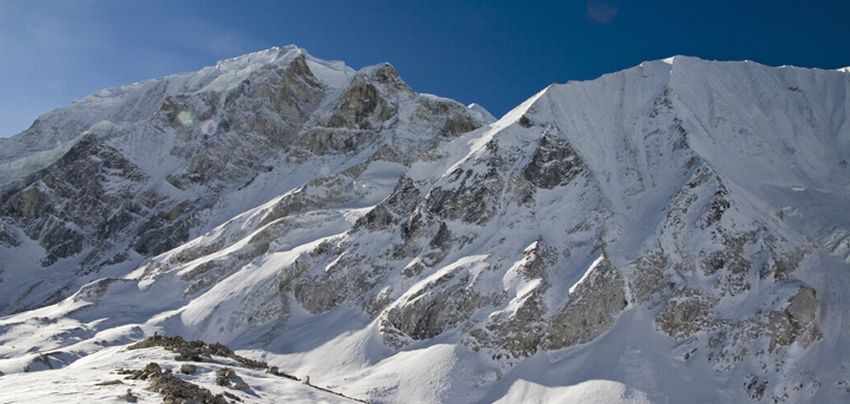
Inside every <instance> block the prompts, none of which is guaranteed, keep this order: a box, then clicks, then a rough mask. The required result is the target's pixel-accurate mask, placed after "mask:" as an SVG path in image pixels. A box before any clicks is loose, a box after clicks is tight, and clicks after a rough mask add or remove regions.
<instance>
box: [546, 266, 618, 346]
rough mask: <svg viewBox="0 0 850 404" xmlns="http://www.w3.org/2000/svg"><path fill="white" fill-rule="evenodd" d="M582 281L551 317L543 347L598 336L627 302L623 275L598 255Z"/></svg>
mask: <svg viewBox="0 0 850 404" xmlns="http://www.w3.org/2000/svg"><path fill="white" fill-rule="evenodd" d="M594 264H595V265H594V266H593V267H592V268H590V269H588V271H590V272H589V273H588V274H586V275H585V278H584V280H583V281H581V283H579V284H578V285H576V286H575V289H574V290H573V291H571V292H570V301H569V302H568V303H567V305H566V306H564V308H563V309H561V311H560V312H558V314H556V315H555V317H554V318H553V319H552V325H551V327H550V329H549V330H548V332H547V337H548V338H547V341H546V344H545V346H546V348H548V349H558V348H563V347H568V346H572V345H575V344H580V343H584V342H587V341H590V340H592V339H594V338H596V337H598V336H599V335H600V334H602V333H603V332H605V331H607V330H608V329H609V328H611V326H612V325H613V324H614V321H615V320H616V319H617V315H618V314H620V312H622V311H623V309H625V308H626V306H627V305H628V302H627V301H626V296H625V289H624V286H625V285H624V282H623V277H622V276H621V275H620V273H619V272H618V271H617V270H616V269H615V268H614V267H613V266H612V265H611V263H610V262H608V260H607V259H605V258H604V257H603V258H600V259H599V261H598V262H595V263H594Z"/></svg>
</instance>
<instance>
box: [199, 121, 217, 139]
mask: <svg viewBox="0 0 850 404" xmlns="http://www.w3.org/2000/svg"><path fill="white" fill-rule="evenodd" d="M198 127H199V128H200V129H201V133H203V134H204V136H215V134H216V132H218V123H216V121H215V119H207V120H205V121H201V123H199V124H198Z"/></svg>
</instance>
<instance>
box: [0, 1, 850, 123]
mask: <svg viewBox="0 0 850 404" xmlns="http://www.w3.org/2000/svg"><path fill="white" fill-rule="evenodd" d="M290 43H294V44H297V45H299V46H302V47H304V48H306V49H308V50H309V51H310V52H311V53H312V54H313V55H315V56H317V57H321V58H326V59H339V60H344V61H345V62H346V63H348V64H349V65H351V66H352V67H355V68H359V67H363V66H365V65H370V64H375V63H380V62H384V61H388V62H390V63H392V64H393V65H394V66H395V67H396V68H397V69H398V70H399V71H400V73H401V75H402V77H403V78H404V79H405V80H406V81H407V82H408V83H409V84H410V85H411V86H412V87H413V88H414V89H416V90H418V91H421V92H430V93H434V94H438V95H441V96H445V97H450V98H454V99H457V100H459V101H461V102H464V103H469V102H478V103H480V104H482V105H484V106H485V107H487V108H488V109H490V110H491V112H493V113H494V114H495V115H500V114H502V113H504V112H506V111H507V110H508V109H510V108H511V107H513V106H515V105H517V104H518V103H520V102H521V101H523V100H525V99H526V98H528V97H529V96H531V95H532V94H534V93H535V92H536V91H538V90H540V89H541V88H543V87H544V86H546V85H547V84H549V83H552V82H565V81H568V80H581V79H590V78H594V77H597V76H599V75H601V74H603V73H607V72H611V71H615V70H619V69H622V68H625V67H629V66H633V65H636V64H638V63H640V62H641V61H643V60H649V59H659V58H663V57H667V56H670V55H674V54H686V55H693V56H699V57H703V58H708V59H724V60H729V59H750V60H755V61H758V62H762V63H766V64H771V65H781V64H791V65H798V66H807V67H822V68H838V67H843V66H847V65H850V0H831V1H823V0H808V1H788V0H773V1H761V0H738V1H726V0H714V1H655V0H580V1H511V2H507V1H487V2H485V1H478V2H463V1H459V0H455V1H442V0H430V1H403V0H395V1H367V0H362V1H353V0H350V1H343V0H339V1H323V0H312V1H298V2H295V1H250V2H247V1H246V2H236V1H213V0H200V1H176V0H172V1H159V0H144V1H142V0H140V1H126V0H103V1H101V0H64V1H46V0H0V136H9V135H12V134H15V133H17V132H19V131H21V130H23V129H25V128H26V127H28V126H29V124H30V123H31V122H32V121H33V120H34V119H35V118H36V117H37V116H38V115H40V114H41V113H44V112H47V111H49V110H51V109H53V108H57V107H61V106H64V105H66V104H68V103H69V102H70V101H72V100H75V99H79V98H82V97H84V96H85V95H87V94H89V93H92V92H95V91H97V90H99V89H100V88H103V87H109V86H115V85H120V84H125V83H129V82H133V81H138V80H143V79H148V78H153V77H157V76H161V75H165V74H170V73H176V72H182V71H190V70H197V69H199V68H201V67H203V66H206V65H210V64H213V63H214V62H215V61H216V60H218V59H222V58H226V57H232V56H236V55H240V54H243V53H247V52H250V51H255V50H260V49H264V48H268V47H271V46H274V45H286V44H290Z"/></svg>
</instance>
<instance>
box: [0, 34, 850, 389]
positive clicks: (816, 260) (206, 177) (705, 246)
mask: <svg viewBox="0 0 850 404" xmlns="http://www.w3.org/2000/svg"><path fill="white" fill-rule="evenodd" d="M849 92H850V75H848V74H847V73H846V72H844V71H840V70H836V71H825V70H815V69H800V68H794V67H782V68H771V67H767V66H762V65H758V64H755V63H750V62H709V61H703V60H699V59H695V58H690V57H681V56H677V57H673V58H669V59H665V60H659V61H652V62H646V63H643V64H641V65H639V66H636V67H634V68H631V69H627V70H624V71H621V72H617V73H613V74H609V75H605V76H603V77H601V78H599V79H597V80H593V81H587V82H570V83H567V84H563V85H552V86H549V87H547V88H546V89H544V90H542V91H541V92H540V93H538V94H536V95H535V96H534V97H532V98H531V99H529V100H528V101H526V102H524V103H523V104H521V105H520V106H518V107H517V108H515V109H514V110H512V111H511V112H509V113H508V114H506V115H505V116H504V117H502V118H501V119H499V120H497V121H494V120H493V119H492V116H491V115H490V114H489V113H488V112H487V111H486V110H484V109H483V108H481V107H480V106H478V105H475V104H473V105H470V106H468V107H464V106H462V105H460V104H458V103H456V102H454V101H451V100H446V99H442V98H439V97H435V96H430V95H423V94H416V93H414V92H413V91H412V90H411V89H410V88H408V87H407V86H406V85H405V84H404V83H403V82H402V81H401V79H400V78H399V77H398V75H397V74H396V73H395V71H394V70H393V69H392V68H391V67H389V66H388V65H382V66H376V67H369V68H364V69H362V70H360V71H356V72H355V71H353V70H352V69H349V68H347V67H345V66H344V65H342V64H341V63H338V62H326V61H321V60H318V59H315V58H313V57H311V56H309V55H308V54H307V53H306V52H304V51H303V50H301V49H298V48H295V47H288V48H283V49H272V50H269V51H263V52H259V53H256V54H251V55H246V56H243V57H240V58H236V59H232V60H228V61H224V62H221V63H219V65H217V66H216V67H214V68H207V69H203V70H201V71H200V72H197V73H191V74H185V75H177V76H170V77H167V78H164V79H159V80H153V81H150V82H144V83H138V84H134V85H131V86H128V87H122V88H119V89H114V90H105V91H104V92H101V93H98V94H96V95H94V96H91V97H89V98H87V99H85V100H83V101H82V102H79V103H77V104H74V105H72V106H71V107H69V108H68V109H65V110H57V111H54V112H52V113H50V114H48V115H46V116H45V117H42V118H40V119H39V120H38V121H37V122H36V124H34V126H33V128H31V129H29V130H28V131H26V132H24V133H23V134H21V135H19V136H17V137H15V138H12V139H10V140H7V141H5V142H4V143H2V144H0V146H2V149H3V151H2V152H0V158H2V159H3V160H0V161H2V164H3V166H2V167H4V168H3V171H2V175H3V176H4V177H3V178H4V181H5V182H6V185H5V186H4V188H3V192H2V199H0V206H2V211H0V212H2V215H3V218H2V222H0V223H2V226H3V227H2V228H0V242H1V243H2V244H0V262H2V268H0V269H2V271H3V273H2V275H0V276H2V278H3V282H2V283H0V288H3V289H2V293H0V296H3V299H4V300H3V301H2V304H4V306H3V310H4V312H5V313H14V312H18V313H16V314H9V315H7V316H6V317H3V318H2V319H0V339H2V340H3V341H4V342H3V344H2V346H0V371H2V372H4V373H6V375H5V376H3V377H0V391H9V392H11V391H12V390H9V389H11V388H12V387H11V386H13V385H14V384H17V383H29V384H34V385H44V386H47V387H44V388H40V389H39V392H38V393H37V394H45V391H47V392H56V393H58V392H62V393H63V394H72V395H75V396H74V397H78V398H81V399H82V397H84V396H81V395H80V394H83V393H82V392H81V390H80V387H79V386H80V383H84V382H85V381H84V380H82V381H81V378H91V379H93V380H94V379H98V380H100V379H102V378H106V377H109V376H107V375H108V372H109V371H110V370H115V369H114V368H115V367H118V366H119V364H120V363H125V362H134V363H136V362H138V363H140V364H141V363H143V361H144V360H147V359H146V358H155V359H157V360H159V361H162V360H165V359H164V358H166V357H167V355H164V354H163V351H162V350H161V348H147V350H128V348H127V344H129V343H131V342H133V341H137V340H140V339H142V338H144V337H146V336H152V335H154V334H155V333H159V334H166V335H181V336H183V337H185V338H191V339H203V340H206V341H210V342H220V343H224V344H227V345H229V346H231V347H234V348H238V349H239V351H238V352H239V353H240V355H244V356H247V357H252V358H257V359H262V360H264V361H267V362H268V364H269V365H274V366H277V367H278V368H279V369H282V370H284V371H286V372H288V373H290V374H295V375H298V376H300V377H303V376H307V375H309V376H310V377H311V381H312V382H313V383H314V384H319V385H322V386H329V387H331V388H332V389H333V390H335V391H338V392H342V393H344V394H345V395H347V396H350V397H357V398H362V399H368V400H370V401H375V402H412V401H413V402H492V401H503V402H546V401H552V402H563V401H564V400H567V401H570V400H574V401H577V400H592V399H595V400H603V401H605V402H612V401H622V402H692V401H700V402H704V401H710V402H718V401H719V402H742V401H755V402H800V401H816V402H842V401H846V400H847V399H848V397H850V386H849V385H848V383H850V374H848V367H850V355H848V354H849V353H850V352H848V349H847V348H846V347H845V346H846V344H845V341H846V338H847V337H848V335H847V333H848V332H850V329H848V327H847V325H848V324H850V315H848V314H847V312H848V308H850V300H848V297H847V296H848V293H850V283H848V279H847V273H848V272H847V271H848V270H850V219H848V218H850V204H848V202H850V176H848V175H847V170H848V169H850V168H848V167H847V166H848V164H847V160H848V159H850V126H848V124H846V123H845V116H847V114H848V112H850V104H848V103H847V102H846V101H845V100H846V98H847V95H848V93H849ZM7 150H9V151H7ZM85 282H88V283H87V284H85V285H84V286H82V287H80V286H81V285H83V283H85ZM66 296H67V297H66ZM54 302H55V304H50V303H54ZM35 307H40V308H35ZM33 308H35V309H33ZM24 309H32V310H29V311H21V310H24ZM177 363H178V362H173V363H170V364H168V365H167V366H175V369H176V366H178V365H177ZM47 367H61V369H57V370H46V371H43V372H35V373H25V372H29V371H36V370H43V369H46V368H47ZM207 370H208V371H209V372H210V374H211V373H212V370H211V369H207ZM245 372H247V373H245V375H246V376H245V380H248V382H247V384H252V383H254V387H253V390H252V393H253V395H251V394H248V393H245V391H244V389H241V390H234V393H233V394H241V396H240V397H242V398H243V399H246V400H252V399H259V400H271V401H273V399H272V398H271V397H273V396H274V395H276V394H291V395H292V397H293V398H292V399H303V400H306V401H309V400H317V399H319V400H320V399H324V398H321V397H317V396H310V394H314V392H312V391H311V390H309V389H307V390H304V389H303V388H301V387H298V388H296V387H292V389H289V390H286V389H285V388H284V390H286V391H284V392H281V391H280V388H281V387H280V386H277V384H276V383H274V382H270V381H268V380H267V378H264V377H263V376H262V374H258V373H256V372H254V373H251V372H252V371H245ZM186 377H189V378H190V379H191V380H192V381H194V382H196V383H198V384H201V385H209V386H210V389H212V390H215V389H217V388H218V387H214V385H213V384H212V383H211V382H210V380H211V379H210V378H209V377H206V376H197V377H196V376H191V377H190V376H186ZM57 380H60V381H59V382H56V381H57ZM61 380H66V381H67V383H65V384H63V383H62V382H61ZM205 383H206V384H205ZM109 386H110V387H106V386H104V387H102V388H103V389H107V390H108V389H113V390H115V389H117V391H123V389H124V388H125V387H126V386H124V385H123V384H122V385H109ZM272 386H274V387H272ZM216 391H217V390H216ZM32 394H33V397H34V396H35V394H36V393H35V392H34V393H32ZM108 394H110V397H117V396H116V395H115V394H116V393H114V392H113V391H112V390H109V393H108ZM3 397H4V399H7V397H8V399H10V400H16V399H20V400H21V401H23V400H24V399H27V398H26V397H28V396H26V395H20V396H16V395H14V394H12V393H7V394H6V395H5V396H3ZM299 397H300V398H299ZM142 398H145V399H146V398H151V397H147V396H146V397H142Z"/></svg>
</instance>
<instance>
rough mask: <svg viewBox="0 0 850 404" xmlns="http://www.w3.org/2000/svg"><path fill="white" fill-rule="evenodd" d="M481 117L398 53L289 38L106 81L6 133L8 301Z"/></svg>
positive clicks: (29, 301)
mask: <svg viewBox="0 0 850 404" xmlns="http://www.w3.org/2000/svg"><path fill="white" fill-rule="evenodd" d="M484 119H486V117H485V116H483V115H482V114H481V113H480V112H477V111H473V110H467V109H466V108H465V107H463V106H461V105H459V104H457V103H455V102H452V101H449V100H443V99H437V98H435V97H429V96H423V95H418V94H415V93H414V92H413V91H412V90H411V89H410V88H409V87H408V86H407V85H406V84H405V83H404V82H403V81H401V79H400V78H399V77H398V75H397V74H396V72H395V70H394V69H393V68H392V67H391V66H389V65H383V66H374V67H369V68H365V69H363V70H361V71H354V70H352V69H350V68H348V67H346V66H345V65H343V64H341V63H339V62H325V61H321V60H318V59H315V58H312V57H310V56H309V55H307V54H306V52H304V51H303V50H301V49H298V48H295V47H288V48H283V49H270V50H267V51H263V52H259V53H255V54H251V55H246V56H243V57H240V58H236V59H232V60H226V61H223V62H220V63H219V64H218V65H217V66H215V67H211V68H206V69H203V70H201V71H199V72H197V73H190V74H182V75H176V76H170V77H166V78H163V79H157V80H151V81H147V82H142V83H136V84H132V85H130V86H125V87H120V88H116V89H109V90H103V91H101V92H99V93H97V94H94V95H92V96H90V97H88V98H86V99H84V100H83V101H80V102H78V103H75V104H74V105H72V106H71V107H69V108H67V109H63V110H57V111H54V112H52V113H50V114H47V115H45V116H43V117H41V118H39V119H38V120H37V121H36V123H35V124H33V126H32V127H31V128H30V129H28V130H27V131H25V132H24V133H22V134H20V135H18V136H16V137H14V138H11V139H8V140H4V141H3V143H2V144H0V161H2V162H3V163H2V164H3V165H2V166H0V167H3V168H0V180H2V181H3V182H5V184H4V185H3V188H2V191H1V192H0V194H2V199H0V215H2V219H0V220H2V221H0V223H2V227H0V242H2V247H0V248H2V250H0V262H4V263H7V264H6V265H3V266H0V271H2V274H0V277H2V279H3V280H4V282H3V283H2V284H0V288H2V289H0V295H2V296H3V298H2V300H0V312H2V313H7V314H8V313H10V312H15V311H20V310H23V309H27V308H32V307H38V306H41V305H44V304H46V303H52V302H56V301H58V300H60V299H62V298H64V297H67V295H69V294H70V293H72V292H73V291H74V290H75V289H76V288H78V287H79V286H81V285H82V284H84V283H85V282H86V281H90V280H92V279H96V278H98V277H102V276H104V275H107V276H112V275H116V274H118V275H123V274H126V273H127V272H129V270H130V269H132V268H135V267H136V266H138V265H139V264H140V263H141V262H143V260H144V259H145V258H147V257H150V256H154V255H157V254H160V253H163V252H165V251H168V250H170V249H172V248H174V247H177V246H179V245H181V244H183V243H185V242H187V241H188V240H190V239H191V238H194V237H196V236H197V235H199V234H203V233H204V232H206V231H208V230H210V229H212V228H213V227H215V226H217V225H219V224H221V223H223V222H224V221H225V220H227V219H229V218H230V217H232V216H235V215H237V214H239V213H242V212H243V211H245V210H247V209H249V208H252V207H255V206H257V205H259V204H260V203H262V202H265V201H267V200H268V199H270V198H272V197H274V196H277V195H279V194H283V193H285V192H287V191H290V190H292V189H293V188H295V187H297V186H302V185H304V184H307V183H308V182H309V181H310V180H312V179H315V178H319V177H330V176H332V175H336V174H340V173H342V172H343V171H345V170H351V171H348V172H347V174H346V175H347V177H346V178H348V180H349V181H355V180H356V179H357V177H358V176H359V175H360V173H359V172H357V170H358V167H361V168H360V171H362V169H365V167H366V166H368V162H369V161H372V160H377V159H380V161H384V162H386V163H387V164H390V165H391V164H396V165H399V166H398V167H401V165H404V164H406V163H408V162H410V161H412V160H413V159H414V158H415V157H417V156H419V155H421V154H422V153H425V152H426V151H428V150H429V149H431V148H433V147H434V145H436V144H438V143H440V142H441V141H443V140H445V139H448V138H451V137H453V136H456V135H458V134H459V133H462V132H467V131H469V130H472V129H475V128H477V127H480V126H481V125H482V124H483V123H484V121H483V120H484ZM344 176H345V175H344ZM374 196H375V197H380V196H379V195H377V194H376V195H374ZM339 197H340V202H343V201H344V200H345V198H343V197H341V196H339Z"/></svg>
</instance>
